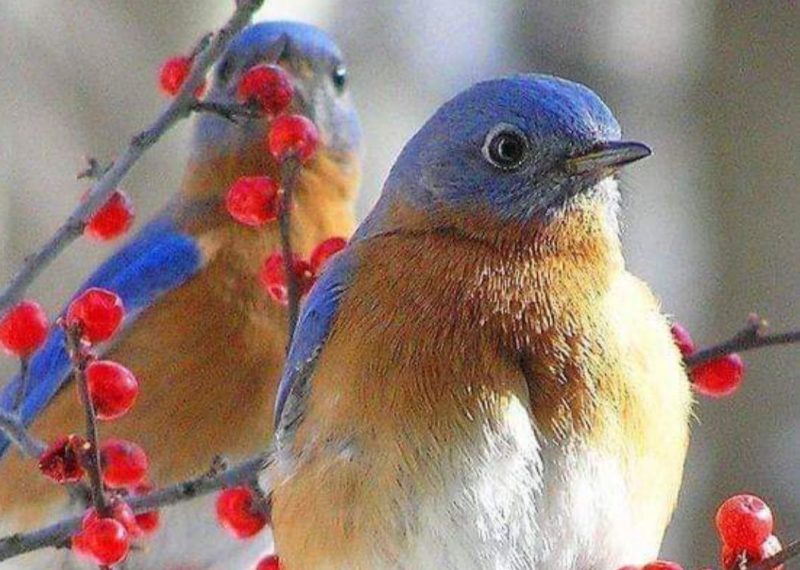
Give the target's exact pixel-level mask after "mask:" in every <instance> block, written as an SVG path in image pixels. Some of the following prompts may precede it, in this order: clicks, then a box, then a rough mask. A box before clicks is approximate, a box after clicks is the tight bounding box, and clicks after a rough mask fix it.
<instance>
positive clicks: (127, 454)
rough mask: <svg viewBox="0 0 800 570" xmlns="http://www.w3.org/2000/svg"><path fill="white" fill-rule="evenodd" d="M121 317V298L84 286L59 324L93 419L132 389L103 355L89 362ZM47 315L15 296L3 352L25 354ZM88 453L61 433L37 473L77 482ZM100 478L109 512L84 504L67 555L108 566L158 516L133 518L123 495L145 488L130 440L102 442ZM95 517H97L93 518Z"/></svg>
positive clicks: (124, 401)
mask: <svg viewBox="0 0 800 570" xmlns="http://www.w3.org/2000/svg"><path fill="white" fill-rule="evenodd" d="M124 317H125V309H124V307H123V305H122V300H121V299H120V298H119V296H117V295H116V294H115V293H113V292H111V291H108V290H106V289H100V288H90V289H87V290H86V291H84V292H83V293H82V294H81V295H79V296H78V297H77V298H75V299H74V300H73V301H72V302H71V303H70V305H69V307H68V308H67V311H66V313H65V315H64V318H63V319H61V321H60V324H61V326H63V327H64V328H65V330H67V331H69V333H70V334H76V335H79V336H80V343H81V347H80V349H79V351H80V352H81V354H80V355H79V356H78V358H79V360H80V361H81V362H82V363H83V365H85V366H83V373H84V374H85V381H86V392H87V394H88V398H89V404H90V405H91V406H92V407H93V409H94V411H95V414H96V417H97V419H98V420H103V421H111V420H115V419H118V418H120V417H122V416H123V415H125V414H126V413H127V412H128V411H129V410H130V409H131V407H132V406H133V404H134V402H135V401H136V397H137V395H138V393H139V383H138V381H137V380H136V377H135V376H134V375H133V373H132V372H131V371H130V370H128V369H127V368H125V367H124V366H122V365H120V364H118V363H116V362H112V361H110V360H97V359H96V358H94V356H93V355H92V353H91V347H92V346H95V345H97V344H98V343H101V342H105V341H107V340H109V339H110V338H111V337H112V336H113V335H114V334H115V333H116V332H117V331H118V330H119V328H120V326H121V324H122V321H123V319H124ZM47 332H48V321H47V315H46V314H45V312H44V310H43V309H42V307H41V306H39V304H38V303H36V302H34V301H29V300H26V301H23V302H21V303H19V304H18V305H16V306H15V307H14V308H13V309H12V310H11V311H9V313H8V314H7V315H6V316H5V317H4V318H3V319H2V321H0V343H1V344H2V345H3V347H4V348H5V349H6V351H8V352H10V353H12V354H14V355H16V356H19V357H20V358H27V357H28V356H29V355H30V354H31V353H32V352H34V351H35V350H36V349H38V348H39V347H40V346H41V345H42V344H43V343H44V341H45V340H46V338H47ZM94 454H95V450H94V449H93V448H92V445H91V444H90V442H89V441H87V440H86V439H84V438H83V437H81V436H80V435H77V434H69V435H65V436H61V437H59V438H57V439H56V440H55V441H53V442H52V443H51V444H50V445H49V446H48V447H47V449H46V450H45V451H44V452H43V453H42V455H41V456H40V457H39V470H40V471H41V472H42V473H43V474H44V475H45V476H47V477H49V478H50V479H52V480H53V481H55V482H57V483H59V484H62V485H63V484H71V483H78V482H80V481H81V480H82V479H83V478H84V476H85V474H86V470H87V468H89V466H91V465H93V462H92V457H93V456H94ZM99 457H100V465H99V469H100V475H101V480H102V483H103V485H104V487H105V490H106V492H107V493H108V495H109V510H108V512H107V513H102V514H101V513H98V512H97V511H96V510H95V509H94V508H92V509H89V510H88V511H87V512H86V514H85V516H84V518H83V522H82V524H81V529H80V531H79V532H78V533H77V534H76V535H75V536H74V537H73V541H72V545H73V549H74V550H75V552H77V553H79V554H81V555H82V556H85V557H86V558H89V559H90V560H92V561H94V562H96V563H97V564H105V565H111V564H116V563H118V562H120V561H121V560H123V559H124V558H125V556H126V555H127V552H128V549H129V547H130V541H131V540H132V539H134V538H138V537H141V536H144V535H146V534H149V533H152V532H153V531H155V530H156V528H157V527H158V513H157V512H155V511H153V512H147V513H143V514H138V515H134V514H133V511H132V510H131V509H130V507H129V506H128V505H127V503H126V502H125V497H127V496H135V495H141V494H144V493H147V492H148V491H149V490H150V485H149V484H148V483H147V482H146V480H145V477H146V475H147V469H148V460H147V455H146V454H145V452H144V450H143V449H142V448H141V447H139V446H138V445H136V444H135V443H133V442H130V441H125V440H121V439H109V440H107V441H105V442H103V443H102V444H101V445H100V453H99ZM101 515H102V516H101Z"/></svg>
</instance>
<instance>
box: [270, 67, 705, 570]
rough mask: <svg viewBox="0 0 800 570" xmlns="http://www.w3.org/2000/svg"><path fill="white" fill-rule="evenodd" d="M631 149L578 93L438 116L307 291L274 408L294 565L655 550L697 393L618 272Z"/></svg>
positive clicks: (489, 92)
mask: <svg viewBox="0 0 800 570" xmlns="http://www.w3.org/2000/svg"><path fill="white" fill-rule="evenodd" d="M649 154H650V150H649V149H648V148H647V147H646V146H645V145H643V144H641V143H636V142H627V141H624V140H621V134H620V128H619V125H618V124H617V121H616V120H615V118H614V117H613V115H612V114H611V112H610V111H609V109H608V108H607V107H606V106H605V104H604V103H603V102H602V101H601V100H600V99H599V98H598V97H597V96H596V95H595V94H594V93H593V92H592V91H590V90H589V89H587V88H585V87H583V86H581V85H578V84H575V83H571V82H568V81H564V80H561V79H558V78H555V77H550V76H541V75H520V76H515V77H511V78H507V79H500V80H495V81H487V82H484V83H479V84H478V85H476V86H474V87H473V88H471V89H469V90H467V91H466V92H464V93H462V94H461V95H458V96H457V97H455V98H454V99H452V100H451V101H450V102H448V103H446V104H445V105H444V106H443V107H442V108H441V109H440V110H439V111H438V112H437V113H436V114H435V115H434V116H433V118H432V119H430V120H429V121H428V122H427V124H425V126H424V127H423V128H422V129H421V130H420V131H419V132H418V133H417V134H416V135H415V136H414V137H413V139H412V140H411V141H410V142H409V143H408V144H407V146H406V147H405V149H404V150H403V152H402V153H401V155H400V157H399V159H398V160H397V162H396V163H395V166H394V167H393V169H392V171H391V174H390V175H389V178H388V180H387V182H386V184H385V186H384V190H383V194H382V196H381V198H380V201H379V202H378V204H377V206H376V207H375V209H374V210H373V211H372V213H371V214H370V215H369V216H368V218H367V219H366V221H365V222H364V223H363V224H362V225H361V227H360V228H359V230H357V232H356V235H355V237H354V238H353V240H352V241H351V244H350V245H349V246H348V248H347V249H346V250H345V251H344V252H343V253H341V254H340V255H339V256H338V257H337V258H335V259H334V261H332V263H331V264H330V265H329V266H328V268H327V270H326V272H325V273H324V274H323V276H322V278H321V279H320V281H318V282H317V284H316V285H315V287H314V289H313V290H312V292H311V294H310V297H309V298H308V300H307V302H306V304H305V306H304V309H303V312H302V314H301V317H300V321H299V327H298V330H297V332H296V334H295V336H294V342H293V343H292V346H291V350H290V354H289V359H288V361H287V366H286V370H285V372H284V376H283V379H282V381H281V386H280V389H279V395H278V404H277V417H278V420H277V421H278V423H277V428H276V433H275V436H276V441H277V455H276V457H277V463H276V466H275V467H274V471H273V472H272V473H271V476H270V479H271V483H272V485H273V488H274V491H273V525H274V533H275V542H276V547H277V550H278V552H279V554H280V556H281V560H282V563H283V565H284V566H283V567H284V568H286V570H310V569H312V568H313V569H317V568H352V569H359V570H366V569H377V568H387V569H388V568H393V569H408V570H411V569H414V570H419V569H438V568H448V569H455V568H458V569H460V570H464V569H486V568H497V569H504V570H522V569H531V568H536V569H547V570H556V569H558V570H568V569H570V570H574V569H597V570H601V569H602V570H608V569H613V568H617V567H620V566H622V565H624V564H637V563H639V564H641V563H644V562H646V561H649V560H651V559H654V558H655V557H656V554H657V552H658V549H659V546H660V544H661V540H662V537H663V534H664V531H665V527H666V525H667V523H668V521H669V519H670V516H671V513H672V510H673V508H674V505H675V501H676V497H677V494H678V489H679V487H680V482H681V475H682V470H683V462H684V457H685V453H686V447H687V439H688V420H689V414H690V406H691V396H690V392H689V383H688V381H687V378H686V376H685V372H684V369H683V366H682V363H681V356H680V354H679V352H678V350H677V348H676V347H675V345H674V343H673V340H672V338H671V335H670V331H669V326H668V323H667V320H666V319H665V317H664V316H663V315H662V314H661V313H660V311H659V307H658V303H657V302H656V300H655V299H654V297H653V295H652V294H651V293H650V291H649V290H648V288H647V286H646V285H645V284H644V283H643V282H641V281H640V280H638V279H637V278H636V277H634V276H632V275H631V274H630V273H628V272H627V271H626V269H625V263H624V260H623V258H622V253H621V248H620V242H619V237H618V227H617V206H618V201H619V195H618V191H617V181H616V173H617V172H618V171H619V169H620V168H621V167H623V166H624V165H626V164H628V163H631V162H634V161H636V160H639V159H641V158H644V157H646V156H648V155H649Z"/></svg>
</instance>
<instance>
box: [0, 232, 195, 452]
mask: <svg viewBox="0 0 800 570" xmlns="http://www.w3.org/2000/svg"><path fill="white" fill-rule="evenodd" d="M201 262H202V256H201V253H200V250H199V249H198V247H197V245H196V244H195V242H194V240H193V239H192V238H191V237H189V236H188V235H185V234H182V233H180V232H179V231H178V229H177V228H176V227H175V224H174V221H173V220H172V219H170V218H168V217H162V218H158V219H156V220H154V221H152V222H151V223H149V224H148V225H147V226H145V227H144V228H143V229H142V231H141V232H139V234H138V235H137V236H136V237H135V238H134V239H133V241H131V242H130V243H128V244H127V245H126V246H125V247H123V248H122V249H121V250H119V251H118V252H117V253H115V254H114V255H113V256H111V257H110V258H109V259H108V260H107V261H106V262H105V263H104V264H103V265H101V266H100V267H99V268H98V269H97V271H95V273H94V274H93V275H92V276H91V277H89V279H88V280H87V281H86V283H84V284H83V286H81V288H80V289H79V290H78V292H77V293H76V294H75V296H77V295H79V294H80V293H82V292H83V291H85V290H86V289H88V288H90V287H103V288H105V289H109V290H111V291H114V292H115V293H117V294H118V295H119V296H120V298H121V299H122V302H123V304H124V306H125V309H126V311H127V313H128V323H129V322H130V320H131V319H135V318H136V315H137V314H139V313H140V312H141V311H142V310H143V309H146V308H147V307H149V306H151V305H152V304H153V303H154V302H155V301H156V300H157V299H158V297H159V296H161V295H163V294H164V293H166V292H168V291H170V290H172V289H174V288H176V287H179V286H180V285H182V284H183V283H185V282H186V281H187V280H188V279H189V278H190V277H192V276H193V275H194V274H195V273H197V271H198V270H199V269H200V267H201ZM73 298H74V297H73ZM68 371H69V358H68V356H67V352H66V350H65V347H64V333H63V331H62V330H61V329H59V328H53V330H52V331H51V333H50V336H49V337H48V339H47V342H46V343H45V345H44V346H43V347H42V348H41V349H40V350H39V351H38V352H37V353H36V354H35V355H34V357H33V358H32V359H31V363H30V368H29V370H28V378H29V381H28V385H27V389H26V393H25V396H24V399H23V402H22V407H21V410H20V415H21V418H22V421H23V422H24V423H25V424H26V425H28V424H30V423H31V422H32V421H33V419H34V418H35V417H36V416H37V415H38V414H39V413H40V412H41V411H42V410H43V409H44V408H45V407H46V406H47V404H48V403H49V402H50V400H51V399H52V398H53V396H54V395H55V394H56V393H57V392H58V390H59V389H60V388H61V387H62V386H63V385H64V383H65V382H66V381H67V380H68V375H67V373H68ZM19 385H20V378H19V377H16V378H14V379H13V380H12V381H11V382H10V383H9V384H8V385H7V386H6V387H5V388H4V389H3V391H2V393H1V394H0V408H2V409H4V410H8V409H10V408H11V406H12V405H13V402H14V401H15V398H16V395H17V391H18V390H19ZM8 444H9V441H8V440H7V439H6V438H5V437H3V436H0V457H1V456H2V455H3V453H4V452H5V450H6V449H7V447H8Z"/></svg>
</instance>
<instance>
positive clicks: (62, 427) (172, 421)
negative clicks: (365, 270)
mask: <svg viewBox="0 0 800 570" xmlns="http://www.w3.org/2000/svg"><path fill="white" fill-rule="evenodd" d="M274 62H278V63H279V64H280V65H281V66H283V67H284V68H285V69H286V70H287V71H288V73H289V74H290V75H291V77H292V78H293V82H294V86H295V93H296V95H295V99H294V101H293V103H292V107H291V109H290V111H292V112H297V113H301V114H304V115H306V116H308V117H310V118H311V119H312V120H313V121H314V122H315V123H316V125H317V127H318V129H319V131H320V135H321V139H322V144H321V148H320V150H319V152H318V153H317V155H316V156H315V158H314V159H313V161H312V162H310V163H309V164H308V165H307V167H306V168H304V169H303V171H302V173H301V175H300V178H299V181H298V186H297V189H296V191H295V197H296V201H295V204H294V207H293V211H292V222H293V225H292V241H293V246H294V247H295V249H296V250H297V251H298V253H299V254H301V255H307V254H308V253H309V251H310V250H311V249H312V248H313V247H314V246H315V245H316V244H318V243H319V242H320V241H322V240H324V239H326V238H328V237H332V236H349V235H350V234H351V233H352V230H353V229H354V228H355V220H354V215H353V201H354V198H355V193H356V190H357V186H358V181H359V170H360V167H359V163H360V158H359V154H360V152H359V147H360V131H359V124H358V120H357V116H356V111H355V109H354V107H353V105H352V103H351V100H350V96H349V94H348V89H347V85H346V81H347V75H346V68H345V64H344V60H343V56H342V54H341V52H340V50H339V49H338V47H337V46H336V45H335V44H334V42H333V40H332V39H331V38H330V37H328V36H327V35H326V34H325V33H324V32H322V31H321V30H319V29H317V28H314V27H312V26H310V25H306V24H301V23H293V22H267V23H261V24H257V25H252V26H250V27H248V28H246V29H245V30H244V31H243V32H241V34H240V35H239V36H238V37H236V38H235V39H234V40H233V42H232V43H231V45H230V47H229V49H228V50H227V52H226V54H225V55H224V57H223V58H222V60H221V61H220V63H219V64H218V65H217V67H216V69H215V72H214V79H213V86H212V88H211V90H210V92H209V94H208V96H207V99H208V100H210V101H213V102H218V103H234V102H235V96H236V87H237V84H238V81H239V79H240V78H241V76H242V75H243V73H245V72H246V71H247V70H248V69H250V68H251V67H253V66H255V65H258V64H262V63H274ZM268 125H269V120H268V119H253V120H249V121H247V122H246V123H244V124H233V123H231V122H230V121H227V120H225V119H223V118H221V117H219V116H216V115H209V114H206V115H203V116H201V117H200V118H198V120H197V123H196V126H195V134H194V140H193V144H192V148H191V155H190V158H189V161H188V166H187V168H186V173H185V177H184V180H183V183H182V187H181V190H180V192H179V193H178V194H177V195H176V196H175V198H174V199H173V200H172V201H171V203H170V205H169V206H168V207H167V208H166V209H165V210H164V211H163V212H162V213H161V214H160V215H158V216H157V218H156V219H155V220H154V221H152V222H151V223H149V224H148V225H147V226H146V227H145V228H144V229H143V230H142V231H141V232H140V233H139V234H138V235H137V236H136V237H134V238H133V240H132V241H131V242H130V243H128V244H127V245H125V246H124V247H122V249H120V250H119V251H118V252H117V253H115V254H114V255H113V256H112V257H111V258H110V259H109V260H108V261H106V262H105V263H104V264H103V265H101V266H100V267H99V268H98V269H97V270H96V271H95V272H94V273H93V274H92V276H91V277H89V279H88V280H87V281H86V283H85V284H84V286H83V287H82V289H85V288H87V287H90V286H99V287H105V288H107V289H111V290H113V291H115V292H116V293H118V294H119V295H120V296H121V297H122V300H123V302H124V304H125V306H126V308H127V311H128V317H127V320H126V322H125V325H124V331H123V333H122V334H121V335H119V338H118V339H116V342H114V344H113V345H112V346H109V347H108V348H107V350H106V351H105V353H104V354H103V355H102V356H103V357H105V358H109V359H112V360H115V361H117V362H120V363H121V364H123V365H125V366H127V367H128V368H130V369H131V370H132V371H133V372H134V374H135V375H136V376H137V378H138V380H139V382H140V385H141V392H140V396H139V400H138V402H137V404H136V406H135V407H134V408H133V410H132V411H131V412H130V413H129V414H128V415H127V416H126V417H124V418H122V419H120V420H117V421H115V422H110V423H107V424H103V425H102V436H103V437H112V436H113V437H122V438H125V439H129V440H132V441H135V442H137V443H139V444H140V445H142V447H144V448H145V449H146V450H147V452H148V455H149V458H150V463H151V468H150V476H151V479H152V482H153V483H154V484H156V485H163V484H168V483H170V482H175V481H178V480H183V479H185V478H187V477H189V476H192V475H198V474H200V473H201V472H203V471H205V470H207V469H208V468H209V466H210V465H211V462H212V460H213V457H214V456H215V455H217V454H221V455H223V456H226V457H228V458H232V459H234V458H239V457H243V456H249V455H252V454H254V453H256V452H260V451H263V449H264V447H265V442H268V441H269V437H270V435H271V433H272V422H271V421H270V419H269V416H270V412H271V410H272V409H273V405H274V397H275V393H276V391H277V386H278V381H279V379H280V373H281V370H282V367H283V361H284V353H285V349H286V345H287V343H288V338H287V314H286V310H285V308H283V307H281V306H279V305H277V304H275V303H274V302H273V301H271V300H270V299H269V298H268V297H267V295H266V294H265V293H264V292H263V290H262V288H261V287H260V285H259V283H258V279H257V273H258V270H259V268H260V265H261V263H262V261H263V259H264V258H265V257H266V256H267V255H268V254H269V253H272V252H273V251H275V250H276V249H278V248H279V247H280V241H279V235H278V229H277V224H273V225H272V226H269V227H268V228H267V229H266V230H263V229H253V228H248V227H244V226H241V225H239V224H237V223H236V222H234V221H233V220H232V219H231V218H230V216H229V215H228V214H227V213H226V212H225V208H224V206H223V202H224V200H223V197H224V196H225V193H226V191H227V190H228V188H229V187H230V186H231V184H232V183H233V182H234V181H236V180H237V179H238V178H239V177H241V176H252V175H272V176H274V177H277V176H278V167H277V165H276V164H275V162H274V161H273V159H272V158H271V157H270V156H269V153H268V152H267V151H266V147H265V140H266V133H267V129H268ZM67 372H68V358H67V355H66V353H65V349H64V335H63V334H62V333H61V332H60V331H59V330H57V329H54V330H53V332H52V334H51V335H50V338H49V340H48V341H47V343H46V345H45V346H44V347H43V348H42V350H41V351H40V352H39V353H38V354H36V355H35V357H34V358H33V360H32V362H31V367H30V381H29V386H28V389H27V392H26V394H25V396H24V403H23V405H22V417H23V419H24V421H25V422H26V423H29V424H32V431H33V433H34V434H35V435H36V436H38V437H40V438H42V439H44V440H51V439H52V438H54V437H55V436H57V435H59V434H65V433H69V432H78V433H80V432H82V429H83V426H82V412H81V410H80V408H79V403H78V399H77V397H76V393H75V388H74V387H72V386H69V385H68V380H69V378H68V374H67ZM18 381H19V380H18V379H17V380H16V381H15V382H13V383H12V384H11V385H10V386H9V387H8V388H7V389H6V390H5V391H4V392H3V394H2V405H3V406H4V407H6V408H8V407H9V406H10V405H11V402H12V401H13V399H14V394H15V393H16V390H17V384H18ZM0 441H1V442H2V443H0V453H1V452H2V451H5V449H6V447H7V446H8V442H7V441H6V440H4V439H3V440H0ZM35 470H36V465H35V463H34V462H32V461H30V460H24V459H22V458H21V457H20V456H19V454H18V453H16V452H14V453H6V457H5V458H4V461H3V462H2V463H0V512H2V515H0V527H2V528H3V529H4V530H6V531H19V530H23V529H25V528H30V527H33V526H37V525H40V524H43V523H47V522H53V521H54V520H55V519H56V516H57V514H58V513H60V512H61V511H60V509H61V508H62V507H63V502H64V498H65V497H66V494H65V493H64V491H63V490H62V489H59V488H57V486H56V485H53V484H52V483H48V482H47V481H45V480H44V478H43V477H40V476H38V475H37V473H36V471H35ZM211 501H213V498H209V499H207V500H201V501H194V502H192V503H187V506H186V507H185V508H178V509H171V510H170V511H168V512H165V513H163V517H164V520H163V524H162V527H163V528H162V530H161V531H160V533H159V534H158V535H157V536H156V537H155V538H154V539H153V540H151V541H148V543H147V548H146V550H145V551H140V552H136V553H134V554H133V555H132V558H131V562H130V563H129V565H128V566H127V567H128V568H147V569H151V568H164V569H176V568H182V569H184V570H187V569H189V568H212V567H217V565H221V566H222V567H225V568H231V567H247V565H248V564H250V563H252V562H253V561H254V560H255V559H256V557H257V556H258V555H259V554H260V553H261V552H263V551H264V550H266V549H267V548H269V546H270V545H269V539H268V537H266V536H262V537H260V538H259V539H256V540H253V541H249V542H248V543H243V542H241V541H234V540H233V539H231V538H229V537H228V536H227V534H225V533H224V532H223V531H222V530H221V529H218V526H217V522H216V521H215V517H214V508H213V502H211ZM265 534H266V533H265ZM50 555H51V556H53V554H52V552H51V554H50ZM237 557H238V558H237ZM49 560H52V559H49ZM51 564H52V563H51ZM37 567H38V566H37Z"/></svg>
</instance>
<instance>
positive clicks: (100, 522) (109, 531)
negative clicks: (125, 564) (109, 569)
mask: <svg viewBox="0 0 800 570" xmlns="http://www.w3.org/2000/svg"><path fill="white" fill-rule="evenodd" d="M72 549H73V550H74V551H75V552H76V553H78V554H80V555H81V556H84V557H86V558H88V559H90V560H92V561H93V562H94V563H96V564H100V565H104V566H112V565H114V564H118V563H119V562H122V561H123V560H124V559H125V557H126V556H127V555H128V550H129V549H130V537H129V536H128V531H126V530H125V526H124V525H123V524H122V523H121V522H119V521H118V520H116V519H113V518H95V519H93V520H91V521H89V522H88V524H86V525H85V526H82V527H81V531H80V532H79V533H78V534H76V535H75V536H73V537H72Z"/></svg>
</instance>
